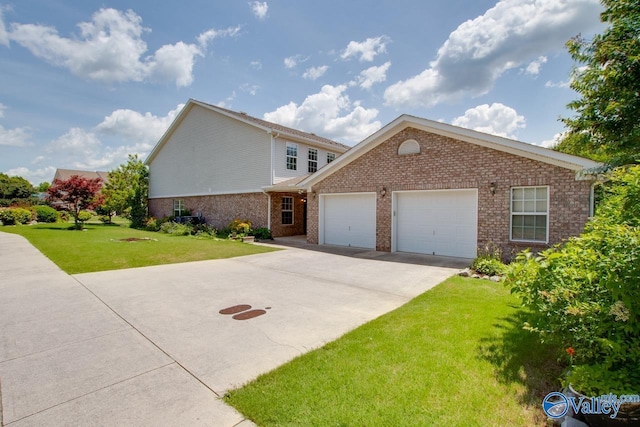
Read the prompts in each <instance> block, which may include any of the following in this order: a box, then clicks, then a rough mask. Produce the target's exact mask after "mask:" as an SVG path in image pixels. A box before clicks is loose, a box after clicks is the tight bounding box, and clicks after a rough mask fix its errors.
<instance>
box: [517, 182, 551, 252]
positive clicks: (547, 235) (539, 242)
mask: <svg viewBox="0 0 640 427" xmlns="http://www.w3.org/2000/svg"><path fill="white" fill-rule="evenodd" d="M520 188H546V189H547V212H546V213H542V212H515V213H514V212H513V190H515V189H520ZM550 195H551V191H549V186H548V185H523V186H519V187H511V188H510V189H509V240H510V241H512V242H523V243H538V244H546V243H549V216H550V215H549V210H550V209H549V208H550V207H551V205H550V203H549V199H550ZM514 215H535V216H539V215H546V216H547V224H546V235H545V239H544V241H542V240H526V239H514V238H513V216H514Z"/></svg>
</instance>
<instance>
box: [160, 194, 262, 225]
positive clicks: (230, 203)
mask: <svg viewBox="0 0 640 427" xmlns="http://www.w3.org/2000/svg"><path fill="white" fill-rule="evenodd" d="M175 199H178V198H177V197H176V198H158V199H149V213H150V215H151V216H154V217H156V218H164V217H167V216H172V215H173V201H174V200H175ZM179 199H181V200H183V201H184V206H185V209H188V210H189V211H190V212H191V214H192V215H196V214H197V213H198V212H202V215H203V216H204V218H205V220H206V221H207V224H209V225H211V226H213V227H215V228H218V229H220V228H223V227H226V226H227V225H229V223H230V222H231V221H233V220H234V219H236V218H239V219H248V220H250V221H251V223H252V226H253V227H254V228H260V227H267V215H268V214H267V206H268V197H267V195H266V194H264V193H247V194H223V195H215V196H191V197H180V198H179Z"/></svg>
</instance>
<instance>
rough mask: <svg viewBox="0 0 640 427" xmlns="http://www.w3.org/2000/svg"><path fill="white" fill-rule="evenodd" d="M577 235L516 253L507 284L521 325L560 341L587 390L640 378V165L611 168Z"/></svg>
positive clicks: (616, 387) (628, 389) (621, 387)
mask: <svg viewBox="0 0 640 427" xmlns="http://www.w3.org/2000/svg"><path fill="white" fill-rule="evenodd" d="M604 197H605V198H604V200H603V202H602V204H601V206H599V207H598V212H597V215H596V216H595V217H594V218H593V220H592V221H591V222H590V223H589V224H587V227H586V229H585V231H584V233H583V234H582V235H580V236H579V237H576V238H572V239H570V240H569V241H568V242H566V243H565V244H563V245H560V246H557V247H555V248H552V249H548V250H546V251H544V252H542V253H541V254H539V256H537V257H536V256H534V255H533V254H532V253H531V252H528V251H525V252H522V253H520V254H519V255H518V256H517V258H516V262H514V263H512V264H511V266H510V268H509V270H508V274H507V277H506V281H505V283H506V284H508V285H510V286H511V287H512V292H514V293H516V294H518V295H519V296H520V297H521V298H522V301H523V304H524V305H525V306H527V307H529V308H531V313H532V315H531V318H530V319H529V322H528V323H527V324H525V328H526V329H529V330H531V331H534V332H536V333H538V334H540V338H541V340H543V341H551V342H556V343H558V344H559V345H560V346H561V348H563V349H564V350H563V352H564V354H561V355H559V356H560V357H564V358H566V359H568V360H567V361H568V362H569V364H570V365H571V369H570V372H569V375H568V377H567V379H566V380H567V382H569V383H571V384H572V385H573V387H574V388H575V389H576V390H578V391H581V392H583V393H585V394H590V395H599V394H606V393H617V394H635V393H637V392H638V390H637V385H638V384H640V324H639V322H638V321H639V320H640V318H639V317H640V227H639V226H638V225H639V224H640V209H638V208H637V206H640V166H634V167H631V168H627V169H621V170H617V171H615V172H613V173H612V175H611V180H610V181H609V183H608V184H607V188H606V191H605V196H604Z"/></svg>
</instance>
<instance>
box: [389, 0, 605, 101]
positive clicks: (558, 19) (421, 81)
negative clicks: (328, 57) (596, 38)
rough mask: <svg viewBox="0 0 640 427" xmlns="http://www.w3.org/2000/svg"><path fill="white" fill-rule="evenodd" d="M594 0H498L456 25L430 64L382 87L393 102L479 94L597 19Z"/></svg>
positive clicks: (599, 9)
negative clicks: (482, 11)
mask: <svg viewBox="0 0 640 427" xmlns="http://www.w3.org/2000/svg"><path fill="white" fill-rule="evenodd" d="M601 10H602V7H601V5H600V2H599V1H598V0H538V1H535V2H531V1H529V0H501V1H499V2H498V3H497V4H496V5H495V6H494V7H492V8H491V9H489V10H487V12H485V14H484V15H482V16H479V17H477V18H475V19H473V20H469V21H466V22H464V23H463V24H461V25H460V26H458V28H457V29H456V30H454V31H453V32H452V33H451V34H450V35H449V38H448V39H447V41H446V42H445V43H444V44H443V45H442V46H441V47H440V49H439V50H438V53H437V55H436V59H435V60H434V61H432V62H431V63H430V64H429V68H427V69H425V70H423V71H422V72H421V73H420V74H418V75H416V76H414V77H411V78H409V79H407V80H403V81H400V82H397V83H395V84H393V85H391V86H390V87H388V88H387V90H386V91H385V101H386V103H387V104H388V105H393V106H396V107H415V106H424V107H432V106H434V105H436V104H439V103H441V102H443V101H447V100H455V99H456V98H460V97H463V96H468V95H471V96H480V95H482V94H485V93H487V92H488V91H489V90H491V88H492V86H493V83H494V81H495V80H496V79H497V78H498V77H500V75H501V74H502V73H504V72H505V71H507V70H509V69H513V68H516V67H519V66H521V65H522V64H525V63H528V62H531V61H533V60H535V58H539V57H540V56H542V55H543V54H545V53H547V52H549V51H555V50H561V49H563V46H564V43H565V41H566V40H567V39H568V38H569V37H571V36H573V35H575V34H577V33H579V32H581V31H587V30H589V29H591V28H595V27H596V26H598V25H599V22H600V21H599V17H600V12H601Z"/></svg>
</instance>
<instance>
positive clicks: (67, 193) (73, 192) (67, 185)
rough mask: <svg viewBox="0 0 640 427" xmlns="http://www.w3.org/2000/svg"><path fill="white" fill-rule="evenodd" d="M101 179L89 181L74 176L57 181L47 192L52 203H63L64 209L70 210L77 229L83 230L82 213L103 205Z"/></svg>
mask: <svg viewBox="0 0 640 427" xmlns="http://www.w3.org/2000/svg"><path fill="white" fill-rule="evenodd" d="M101 187H102V180H101V179H100V178H94V179H88V178H84V177H81V176H78V175H72V176H71V177H70V178H69V179H67V180H60V179H56V180H54V181H53V185H52V186H51V187H50V188H49V189H48V190H47V194H48V196H49V200H50V201H58V202H62V203H61V206H62V208H63V209H65V210H68V211H69V212H70V213H71V215H72V216H73V220H74V222H75V228H76V229H78V230H80V229H82V221H81V220H80V211H82V210H84V209H90V208H93V207H96V206H98V205H100V204H101V203H102V200H101V196H100V188H101Z"/></svg>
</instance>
